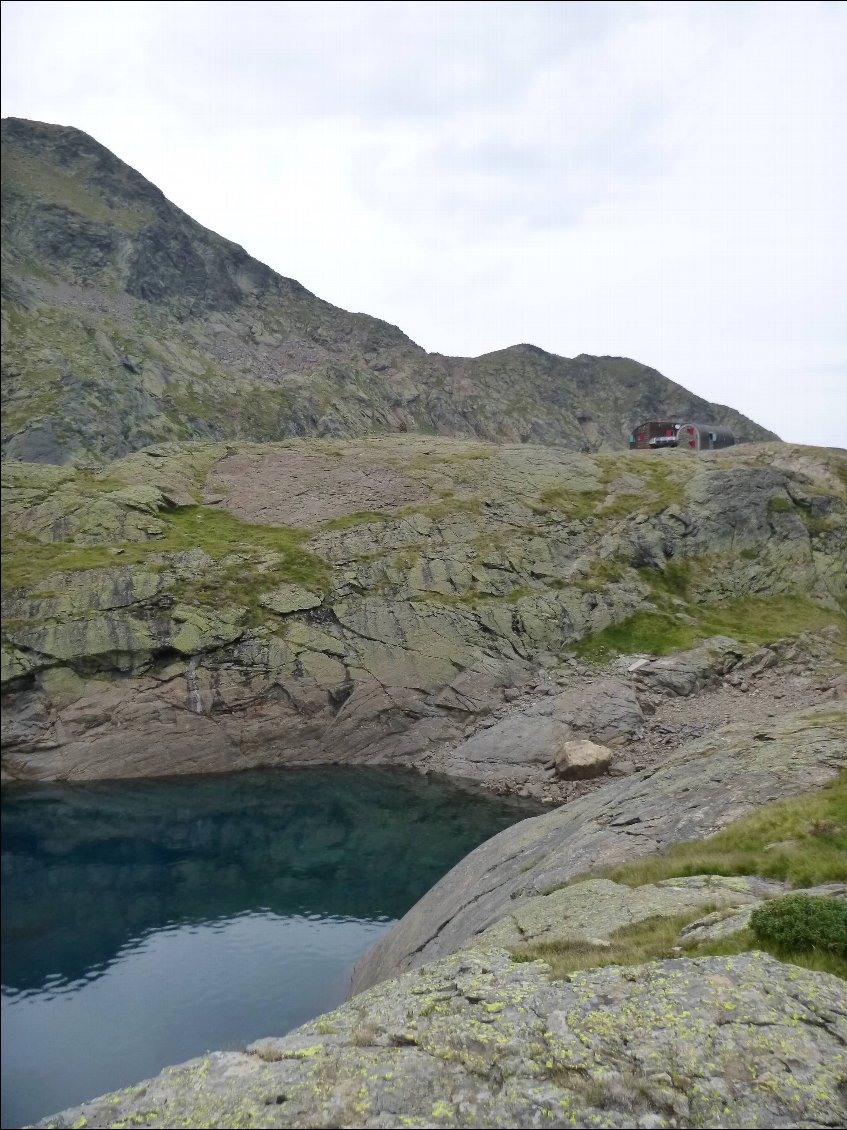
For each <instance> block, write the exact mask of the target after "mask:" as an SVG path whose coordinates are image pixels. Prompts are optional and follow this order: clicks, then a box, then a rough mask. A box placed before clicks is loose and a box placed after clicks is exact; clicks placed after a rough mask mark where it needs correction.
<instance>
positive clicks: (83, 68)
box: [3, 2, 847, 444]
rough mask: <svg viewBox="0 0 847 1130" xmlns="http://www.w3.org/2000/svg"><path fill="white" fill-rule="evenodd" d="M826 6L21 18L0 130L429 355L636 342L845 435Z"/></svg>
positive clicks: (834, 120) (813, 438)
mask: <svg viewBox="0 0 847 1130" xmlns="http://www.w3.org/2000/svg"><path fill="white" fill-rule="evenodd" d="M846 23H847V19H845V13H844V9H843V6H841V5H835V4H815V3H809V2H804V3H800V4H792V3H786V4H771V3H762V4H753V5H746V4H727V5H724V4H694V3H689V4H675V3H674V4H671V3H667V2H662V3H658V4H653V3H647V4H588V3H586V4H579V5H572V4H566V5H562V4H556V3H535V4H527V3H522V4H513V3H499V4H498V3H495V4H486V5H482V4H473V3H435V4H433V3H375V4H374V3H359V4H350V3H340V4H339V3H321V4H314V3H290V4H277V3H264V4H254V3H240V4H229V3H212V4H207V3H169V4H159V3H117V4H112V3H61V4H55V3H40V4H31V3H8V4H5V5H4V37H3V46H4V68H3V70H4V113H12V114H17V115H20V116H25V117H32V118H39V119H42V120H47V121H59V122H63V123H66V124H72V125H77V126H79V127H80V128H82V129H85V130H87V132H89V133H91V134H93V135H94V136H95V137H97V138H98V139H99V140H100V141H102V142H103V143H104V144H106V145H108V146H109V148H111V149H113V150H114V151H115V152H116V153H118V155H119V156H122V157H123V158H124V159H125V160H127V161H129V163H130V164H133V165H134V166H135V167H136V168H139V169H140V170H141V171H142V172H144V173H145V175H147V176H149V177H150V179H151V180H153V181H155V182H156V183H157V184H158V185H159V186H160V187H161V188H162V189H163V190H164V191H165V192H166V194H167V195H168V196H170V197H171V198H172V199H173V200H175V201H176V203H178V204H179V205H180V206H181V207H183V208H185V209H186V210H187V211H189V212H190V213H192V214H193V215H195V216H196V217H197V218H198V219H200V220H201V222H203V223H206V224H207V225H208V226H210V227H212V228H214V229H215V230H217V231H220V232H221V233H222V234H224V235H226V236H228V237H229V238H232V239H235V240H237V241H238V242H240V243H243V244H244V245H245V246H246V247H247V248H248V249H249V250H250V251H251V252H252V253H253V254H255V255H256V256H258V257H259V258H261V259H264V260H265V261H267V262H269V263H270V264H271V265H272V266H273V267H275V268H276V269H277V270H279V271H281V272H282V273H283V274H286V275H289V276H293V277H295V278H299V279H300V281H302V282H303V283H304V284H305V285H307V286H308V287H310V288H311V289H313V290H315V291H316V292H317V293H319V294H321V295H322V296H323V297H326V298H328V299H330V300H331V301H334V302H336V303H338V304H339V305H342V306H345V307H347V308H349V309H358V310H367V311H368V312H369V313H373V314H377V315H379V316H381V317H384V318H386V319H387V320H389V321H392V322H394V323H396V324H398V325H400V326H401V327H402V328H403V329H405V330H406V331H407V332H408V333H409V334H410V335H411V336H412V337H414V338H415V339H416V340H419V341H420V342H421V343H422V344H423V345H425V346H426V347H427V348H429V349H432V350H437V351H439V352H454V353H479V352H487V351H489V350H492V349H495V348H499V347H502V346H504V345H508V344H510V343H513V342H516V341H533V342H535V343H536V344H538V345H541V346H542V347H544V348H546V349H550V350H552V351H555V352H558V353H562V354H565V355H573V354H576V353H579V352H597V353H620V354H625V355H628V356H633V357H636V358H638V359H639V360H642V361H644V362H646V363H648V364H652V365H655V366H656V367H657V368H659V369H661V370H662V371H663V372H665V373H666V374H667V375H668V376H670V377H672V378H673V379H675V380H678V381H680V382H681V383H683V384H686V385H687V386H688V387H690V388H693V389H694V390H696V391H697V392H699V393H701V394H702V395H705V396H708V397H709V398H710V399H715V400H719V401H723V402H725V403H731V404H733V405H734V406H736V407H738V408H740V409H742V410H743V411H746V412H748V413H749V414H750V415H752V416H753V417H754V418H756V419H758V420H760V421H761V422H762V423H765V424H767V425H768V426H770V427H772V428H774V429H775V430H777V431H778V432H780V434H782V435H784V436H785V437H786V438H790V439H796V440H799V441H805V442H821V443H824V442H826V443H840V444H847V423H845V420H847V413H845V411H844V404H845V400H847V331H846V330H845V324H847V319H845V317H844V314H845V305H847V303H845V297H847V295H845V284H844V282H843V274H844V271H843V262H844V259H845V249H847V246H846V245H847V240H845V230H844V223H845V221H844V209H843V200H844V199H845V198H847V191H845V190H847V183H845V181H847V152H845V140H844V131H843V128H842V125H841V122H840V120H839V117H840V111H841V107H843V105H844V104H845V102H846V101H847V89H845V87H846V86H847V83H845V79H844V77H843V71H844V68H843V66H842V65H841V63H842V60H841V54H842V51H841V49H840V48H841V46H842V45H843V42H844V32H845V24H846Z"/></svg>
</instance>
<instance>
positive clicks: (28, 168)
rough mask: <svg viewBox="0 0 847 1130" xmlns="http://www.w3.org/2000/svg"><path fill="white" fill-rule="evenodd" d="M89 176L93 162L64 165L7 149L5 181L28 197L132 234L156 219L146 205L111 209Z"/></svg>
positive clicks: (93, 168) (4, 167) (45, 157)
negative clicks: (93, 185) (59, 206)
mask: <svg viewBox="0 0 847 1130" xmlns="http://www.w3.org/2000/svg"><path fill="white" fill-rule="evenodd" d="M89 172H90V173H95V172H96V167H95V164H94V160H93V158H88V157H86V158H83V159H82V160H79V161H76V162H74V164H69V165H61V164H59V162H58V161H52V160H50V158H49V157H47V156H40V155H38V154H35V153H22V152H20V151H16V150H14V149H12V147H11V146H9V147H8V148H6V147H4V153H3V179H4V181H5V182H6V183H7V184H8V185H10V186H11V187H12V188H13V189H15V190H17V191H18V192H20V193H21V194H22V195H24V196H26V197H34V198H35V199H37V200H42V201H44V202H45V203H47V204H58V205H61V207H63V208H70V209H72V210H73V211H74V212H76V213H77V214H78V215H80V216H82V217H83V218H84V219H86V220H90V221H91V222H92V223H95V224H108V225H110V226H111V227H115V228H118V229H119V230H120V231H124V232H128V233H134V232H137V231H139V230H140V229H141V228H142V227H143V226H144V225H145V224H147V223H149V222H150V221H151V220H153V219H154V215H153V213H152V211H151V210H150V209H149V208H148V207H147V206H146V205H137V204H132V205H131V204H127V203H121V205H120V206H119V207H117V208H112V207H110V206H109V204H107V203H106V201H105V199H104V198H103V197H102V196H101V195H100V193H99V192H98V191H97V189H95V188H90V187H89V186H88V184H87V183H86V176H87V174H88V173H89Z"/></svg>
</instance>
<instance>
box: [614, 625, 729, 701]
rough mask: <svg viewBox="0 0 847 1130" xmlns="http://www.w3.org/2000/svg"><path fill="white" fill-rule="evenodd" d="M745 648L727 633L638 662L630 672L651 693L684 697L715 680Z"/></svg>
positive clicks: (724, 672) (727, 669)
mask: <svg viewBox="0 0 847 1130" xmlns="http://www.w3.org/2000/svg"><path fill="white" fill-rule="evenodd" d="M743 655H744V649H743V648H742V647H741V645H740V644H739V643H738V641H737V640H733V639H730V638H729V637H728V636H713V637H712V638H711V639H708V640H706V641H705V643H704V644H703V645H702V647H697V648H694V649H693V650H691V651H682V652H679V653H678V654H676V655H668V656H666V657H665V658H663V659H654V660H653V661H652V662H648V663H640V664H639V665H638V666H637V667H636V668H635V669H634V671H633V672H632V677H633V679H634V680H635V682H636V683H637V684H638V685H639V686H641V687H643V688H644V689H645V690H648V691H652V692H653V693H654V694H667V695H679V696H681V697H687V696H688V695H691V694H695V693H696V692H697V691H699V690H702V689H703V688H704V687H707V686H709V684H710V683H715V682H717V680H718V678H720V676H721V675H725V674H726V673H727V672H728V671H731V670H732V668H733V667H734V666H735V665H736V664H737V663H738V662H739V660H740V659H741V658H742V657H743Z"/></svg>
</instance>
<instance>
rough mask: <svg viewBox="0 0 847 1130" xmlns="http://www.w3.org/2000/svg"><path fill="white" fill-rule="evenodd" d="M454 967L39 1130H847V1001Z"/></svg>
mask: <svg viewBox="0 0 847 1130" xmlns="http://www.w3.org/2000/svg"><path fill="white" fill-rule="evenodd" d="M547 972H548V971H547V967H546V966H545V965H543V963H541V962H533V963H532V964H523V965H521V964H515V963H513V962H512V961H511V960H510V958H509V957H508V955H507V954H506V953H505V952H504V951H502V950H489V951H482V952H479V951H477V952H473V953H470V954H461V955H454V956H452V957H449V958H446V959H444V960H442V961H440V962H437V963H434V964H432V965H429V966H426V967H424V968H422V969H418V970H416V971H414V972H413V973H408V974H405V975H404V976H402V977H399V978H397V979H396V980H395V981H391V982H389V983H387V984H384V985H380V986H378V987H377V988H375V989H372V990H370V991H369V992H367V993H364V994H362V996H360V997H357V998H356V999H355V1000H353V1001H351V1002H349V1003H348V1004H346V1005H344V1006H343V1007H341V1008H339V1009H338V1010H337V1011H335V1012H332V1013H329V1014H327V1015H326V1016H322V1017H320V1018H319V1019H318V1020H316V1021H314V1022H313V1023H311V1024H307V1025H305V1026H304V1027H302V1028H299V1029H298V1030H297V1031H295V1032H292V1033H291V1034H290V1035H288V1036H286V1037H284V1038H283V1039H265V1040H260V1041H258V1042H257V1043H255V1044H252V1045H251V1046H250V1047H249V1048H247V1050H246V1051H244V1052H215V1053H213V1054H212V1055H209V1056H207V1057H206V1058H203V1059H196V1060H192V1061H191V1062H189V1063H187V1064H184V1065H182V1066H181V1067H173V1068H168V1069H167V1070H165V1071H163V1072H162V1074H161V1075H159V1076H157V1077H156V1078H155V1079H152V1080H150V1081H148V1082H146V1083H141V1084H140V1085H138V1086H137V1087H130V1088H128V1089H127V1090H125V1091H118V1092H115V1093H114V1094H112V1095H106V1096H104V1097H103V1098H100V1099H96V1100H94V1101H93V1102H90V1103H85V1104H83V1105H82V1106H80V1107H76V1108H74V1109H72V1110H68V1111H65V1112H64V1113H63V1114H60V1115H58V1116H56V1117H54V1118H51V1119H45V1120H44V1121H43V1122H40V1123H38V1125H39V1126H41V1127H56V1128H59V1127H61V1128H70V1127H73V1126H86V1127H92V1128H95V1127H119V1126H121V1127H123V1126H133V1127H201V1126H205V1127H209V1126H212V1127H223V1126H226V1127H304V1128H308V1127H348V1126H349V1127H400V1126H410V1127H415V1126H420V1127H436V1126H454V1127H455V1126H467V1127H499V1126H509V1127H513V1126H514V1127H531V1126H532V1127H534V1126H551V1127H597V1126H600V1127H603V1126H605V1127H644V1128H648V1127H691V1126H710V1127H776V1126H780V1127H788V1126H791V1127H812V1126H834V1125H842V1124H843V1123H844V1120H845V1117H847V1106H845V1103H844V1098H843V1094H844V1091H843V1088H844V1085H845V1083H847V987H845V985H844V983H843V982H842V981H840V980H838V979H837V978H836V977H832V976H829V975H828V974H824V973H812V972H809V971H808V970H804V969H800V968H797V967H795V966H791V965H784V964H782V963H780V962H778V961H776V960H774V959H773V958H771V957H768V956H766V955H764V954H761V953H749V954H743V955H741V956H737V957H730V958H726V957H724V958H699V959H694V960H689V959H680V960H675V961H660V962H652V963H650V964H647V965H641V966H632V967H609V968H606V969H600V970H588V971H584V972H581V973H575V974H572V975H571V977H570V979H569V980H568V981H564V982H552V981H550V980H549V977H548V975H547Z"/></svg>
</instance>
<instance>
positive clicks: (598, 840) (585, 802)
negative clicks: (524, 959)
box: [354, 704, 847, 991]
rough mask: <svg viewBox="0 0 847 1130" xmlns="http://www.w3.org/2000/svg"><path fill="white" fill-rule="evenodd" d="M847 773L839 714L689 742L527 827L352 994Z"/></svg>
mask: <svg viewBox="0 0 847 1130" xmlns="http://www.w3.org/2000/svg"><path fill="white" fill-rule="evenodd" d="M845 763H847V710H845V709H844V708H843V707H840V706H839V705H838V704H833V705H832V706H831V707H826V708H817V709H813V710H808V711H803V712H799V713H797V714H794V715H787V716H785V717H783V718H781V719H778V720H774V721H772V722H771V724H770V725H768V726H762V724H761V723H759V724H757V725H754V726H750V725H745V724H743V723H742V724H736V725H730V726H727V727H725V728H723V729H722V730H719V731H717V732H716V733H715V734H713V735H711V736H710V737H708V738H704V739H699V740H697V741H694V742H691V743H689V744H688V745H686V746H683V747H681V748H680V749H678V750H677V751H676V752H675V753H674V754H673V755H672V756H671V757H670V758H669V759H668V761H667V762H665V763H664V764H663V765H660V766H658V767H657V768H655V769H651V770H645V771H643V772H641V773H635V774H633V775H632V776H629V777H625V778H622V779H619V780H616V781H614V782H610V783H609V784H608V785H606V786H605V787H603V788H601V789H598V790H596V791H595V792H593V793H591V794H590V795H588V796H585V797H582V798H580V799H578V800H576V801H573V802H571V803H569V804H567V805H566V806H564V807H563V808H560V809H557V810H556V811H554V812H551V813H548V814H546V815H544V816H539V817H536V818H535V819H532V820H524V821H523V822H522V823H520V824H517V825H515V826H514V827H512V828H509V829H507V830H506V831H504V832H501V833H500V835H498V836H495V837H494V838H493V839H491V840H489V841H488V842H487V843H485V844H482V845H481V846H480V847H478V848H477V849H476V851H473V852H471V854H470V855H468V856H467V857H466V858H465V859H464V860H462V862H461V863H459V864H458V865H457V866H456V867H454V868H453V870H452V871H451V872H450V873H449V874H448V875H445V877H444V878H443V879H442V880H441V881H440V882H439V883H437V884H436V885H435V886H434V887H433V888H432V890H431V891H429V892H428V893H427V894H426V895H425V896H424V897H423V899H421V901H420V902H419V903H417V904H416V905H415V906H414V907H412V909H411V910H410V911H409V912H408V914H406V916H405V917H404V918H402V919H401V921H400V922H399V923H398V924H397V925H396V926H394V927H393V928H392V929H391V930H390V931H389V932H388V933H387V934H386V935H384V936H383V937H382V938H381V939H380V940H379V941H378V942H377V944H376V945H375V946H374V947H373V948H372V949H371V950H369V951H368V953H367V954H366V955H365V957H364V958H363V959H362V960H361V962H360V963H359V965H358V966H357V969H356V973H355V977H354V989H355V990H357V991H358V990H361V989H363V988H366V987H368V986H369V985H373V984H375V983H376V982H377V981H380V980H382V979H384V978H385V977H390V976H394V975H396V974H397V973H398V972H401V971H403V970H406V969H409V968H413V967H415V966H418V965H421V964H423V963H424V962H426V961H432V960H433V959H435V958H437V957H441V956H443V955H445V954H448V953H451V952H452V951H454V950H456V949H458V948H459V947H460V946H463V945H465V944H466V943H467V942H468V941H469V940H471V939H472V938H473V937H475V936H476V935H478V934H480V933H482V931H483V930H486V929H488V928H489V927H490V926H493V925H494V924H495V923H496V922H499V921H500V919H502V918H503V917H505V916H506V915H507V914H509V913H512V912H513V911H514V910H515V909H516V907H517V906H519V901H518V900H520V899H525V898H534V897H536V896H538V895H541V894H544V893H545V892H546V891H549V890H551V889H553V888H555V887H557V886H562V885H563V884H564V883H566V882H567V881H568V880H569V879H571V878H573V877H574V876H576V875H579V874H580V873H582V872H585V871H588V870H590V869H591V868H595V867H602V866H605V865H608V864H613V863H622V862H625V861H627V860H630V859H633V858H637V857H638V856H642V855H648V854H651V853H654V852H656V851H660V850H661V849H662V848H664V847H666V846H668V845H669V844H672V843H676V842H678V841H680V840H691V839H700V838H702V837H704V836H707V835H709V834H711V833H713V832H716V831H718V830H719V829H720V828H722V827H724V826H725V825H726V824H729V823H731V822H732V821H733V820H737V819H739V818H740V817H741V816H744V815H745V814H746V813H748V812H751V811H752V810H753V809H755V808H757V807H758V806H760V805H762V804H764V803H766V802H768V801H771V800H776V799H779V798H781V797H784V796H792V795H796V794H797V793H801V792H804V791H807V790H809V789H813V788H815V787H818V786H819V785H821V784H823V783H824V782H825V781H826V780H828V779H830V778H831V777H832V776H833V775H834V774H835V773H836V772H837V771H838V770H839V768H841V767H843V766H844V765H845Z"/></svg>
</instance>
